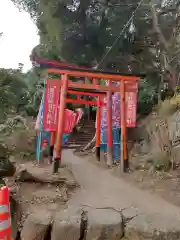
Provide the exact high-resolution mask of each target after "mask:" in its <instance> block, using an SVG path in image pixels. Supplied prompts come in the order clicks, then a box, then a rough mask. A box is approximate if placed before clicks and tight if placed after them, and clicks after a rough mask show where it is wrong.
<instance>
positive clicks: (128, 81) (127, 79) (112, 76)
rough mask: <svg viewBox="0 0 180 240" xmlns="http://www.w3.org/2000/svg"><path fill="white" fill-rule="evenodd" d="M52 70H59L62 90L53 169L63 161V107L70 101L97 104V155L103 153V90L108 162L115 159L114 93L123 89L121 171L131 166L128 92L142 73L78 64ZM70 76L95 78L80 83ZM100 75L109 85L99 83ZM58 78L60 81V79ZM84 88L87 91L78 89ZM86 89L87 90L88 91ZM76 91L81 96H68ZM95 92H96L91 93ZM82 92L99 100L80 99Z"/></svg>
mask: <svg viewBox="0 0 180 240" xmlns="http://www.w3.org/2000/svg"><path fill="white" fill-rule="evenodd" d="M48 73H49V74H51V73H52V74H59V75H60V76H61V81H59V82H60V85H59V87H60V88H61V90H60V108H59V116H58V129H57V138H56V144H55V150H54V151H55V158H54V168H53V170H54V172H57V171H58V168H59V164H60V162H61V147H62V134H63V122H64V109H65V107H66V103H67V102H71V103H82V104H90V105H97V126H96V155H97V157H98V159H99V157H100V108H101V105H102V104H101V98H100V95H101V94H103V95H104V94H107V135H108V137H107V158H108V162H112V148H113V141H112V93H113V92H119V93H120V99H121V100H120V109H121V118H120V119H121V120H120V126H121V171H126V169H127V168H128V156H127V139H126V121H125V92H126V91H128V89H129V88H131V85H132V83H135V82H138V81H139V80H140V76H132V75H129V76H128V75H125V76H122V75H119V73H105V72H100V71H91V70H86V69H78V68H67V67H65V68H64V69H63V67H62V68H61V69H56V68H48ZM69 77H84V78H89V79H92V80H91V83H88V84H87V83H78V82H72V81H71V80H69ZM99 79H104V80H107V82H108V85H107V86H104V85H102V84H101V83H100V81H99ZM112 81H114V82H120V86H113V85H112ZM57 82H58V81H57ZM77 89H79V90H83V91H84V92H79V93H78V91H77ZM85 90H87V92H85ZM92 91H98V92H99V93H96V92H95V93H92ZM68 92H69V93H70V94H75V95H77V96H79V97H78V99H76V100H74V99H67V93H68ZM92 94H93V95H92ZM81 95H88V96H97V97H98V100H97V103H96V101H86V100H82V99H80V96H81Z"/></svg>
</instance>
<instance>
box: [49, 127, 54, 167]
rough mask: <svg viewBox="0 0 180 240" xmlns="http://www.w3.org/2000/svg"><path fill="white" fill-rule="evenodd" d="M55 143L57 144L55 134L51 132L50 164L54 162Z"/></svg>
mask: <svg viewBox="0 0 180 240" xmlns="http://www.w3.org/2000/svg"><path fill="white" fill-rule="evenodd" d="M54 142H55V132H51V138H50V148H49V163H50V164H52V162H53V153H54Z"/></svg>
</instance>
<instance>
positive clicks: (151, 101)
mask: <svg viewBox="0 0 180 240" xmlns="http://www.w3.org/2000/svg"><path fill="white" fill-rule="evenodd" d="M157 97H158V92H157V86H155V85H153V84H151V82H149V81H147V79H142V80H141V81H140V84H139V98H138V112H139V113H141V114H145V115H146V114H148V113H150V112H151V110H152V108H153V107H154V106H155V104H156V103H157Z"/></svg>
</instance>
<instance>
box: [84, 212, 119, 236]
mask: <svg viewBox="0 0 180 240" xmlns="http://www.w3.org/2000/svg"><path fill="white" fill-rule="evenodd" d="M122 237H123V224H122V218H121V215H120V213H118V212H116V211H114V210H111V209H88V230H87V237H86V239H87V240H92V239H93V240H101V239H106V240H119V239H121V238H122Z"/></svg>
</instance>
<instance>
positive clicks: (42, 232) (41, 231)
mask: <svg viewBox="0 0 180 240" xmlns="http://www.w3.org/2000/svg"><path fill="white" fill-rule="evenodd" d="M51 222H52V217H51V215H50V214H49V213H48V212H46V211H38V210H37V212H36V213H34V214H31V215H29V216H28V217H27V219H26V220H25V223H24V225H23V228H22V231H21V240H44V239H46V236H47V235H48V232H49V230H50V228H51Z"/></svg>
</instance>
